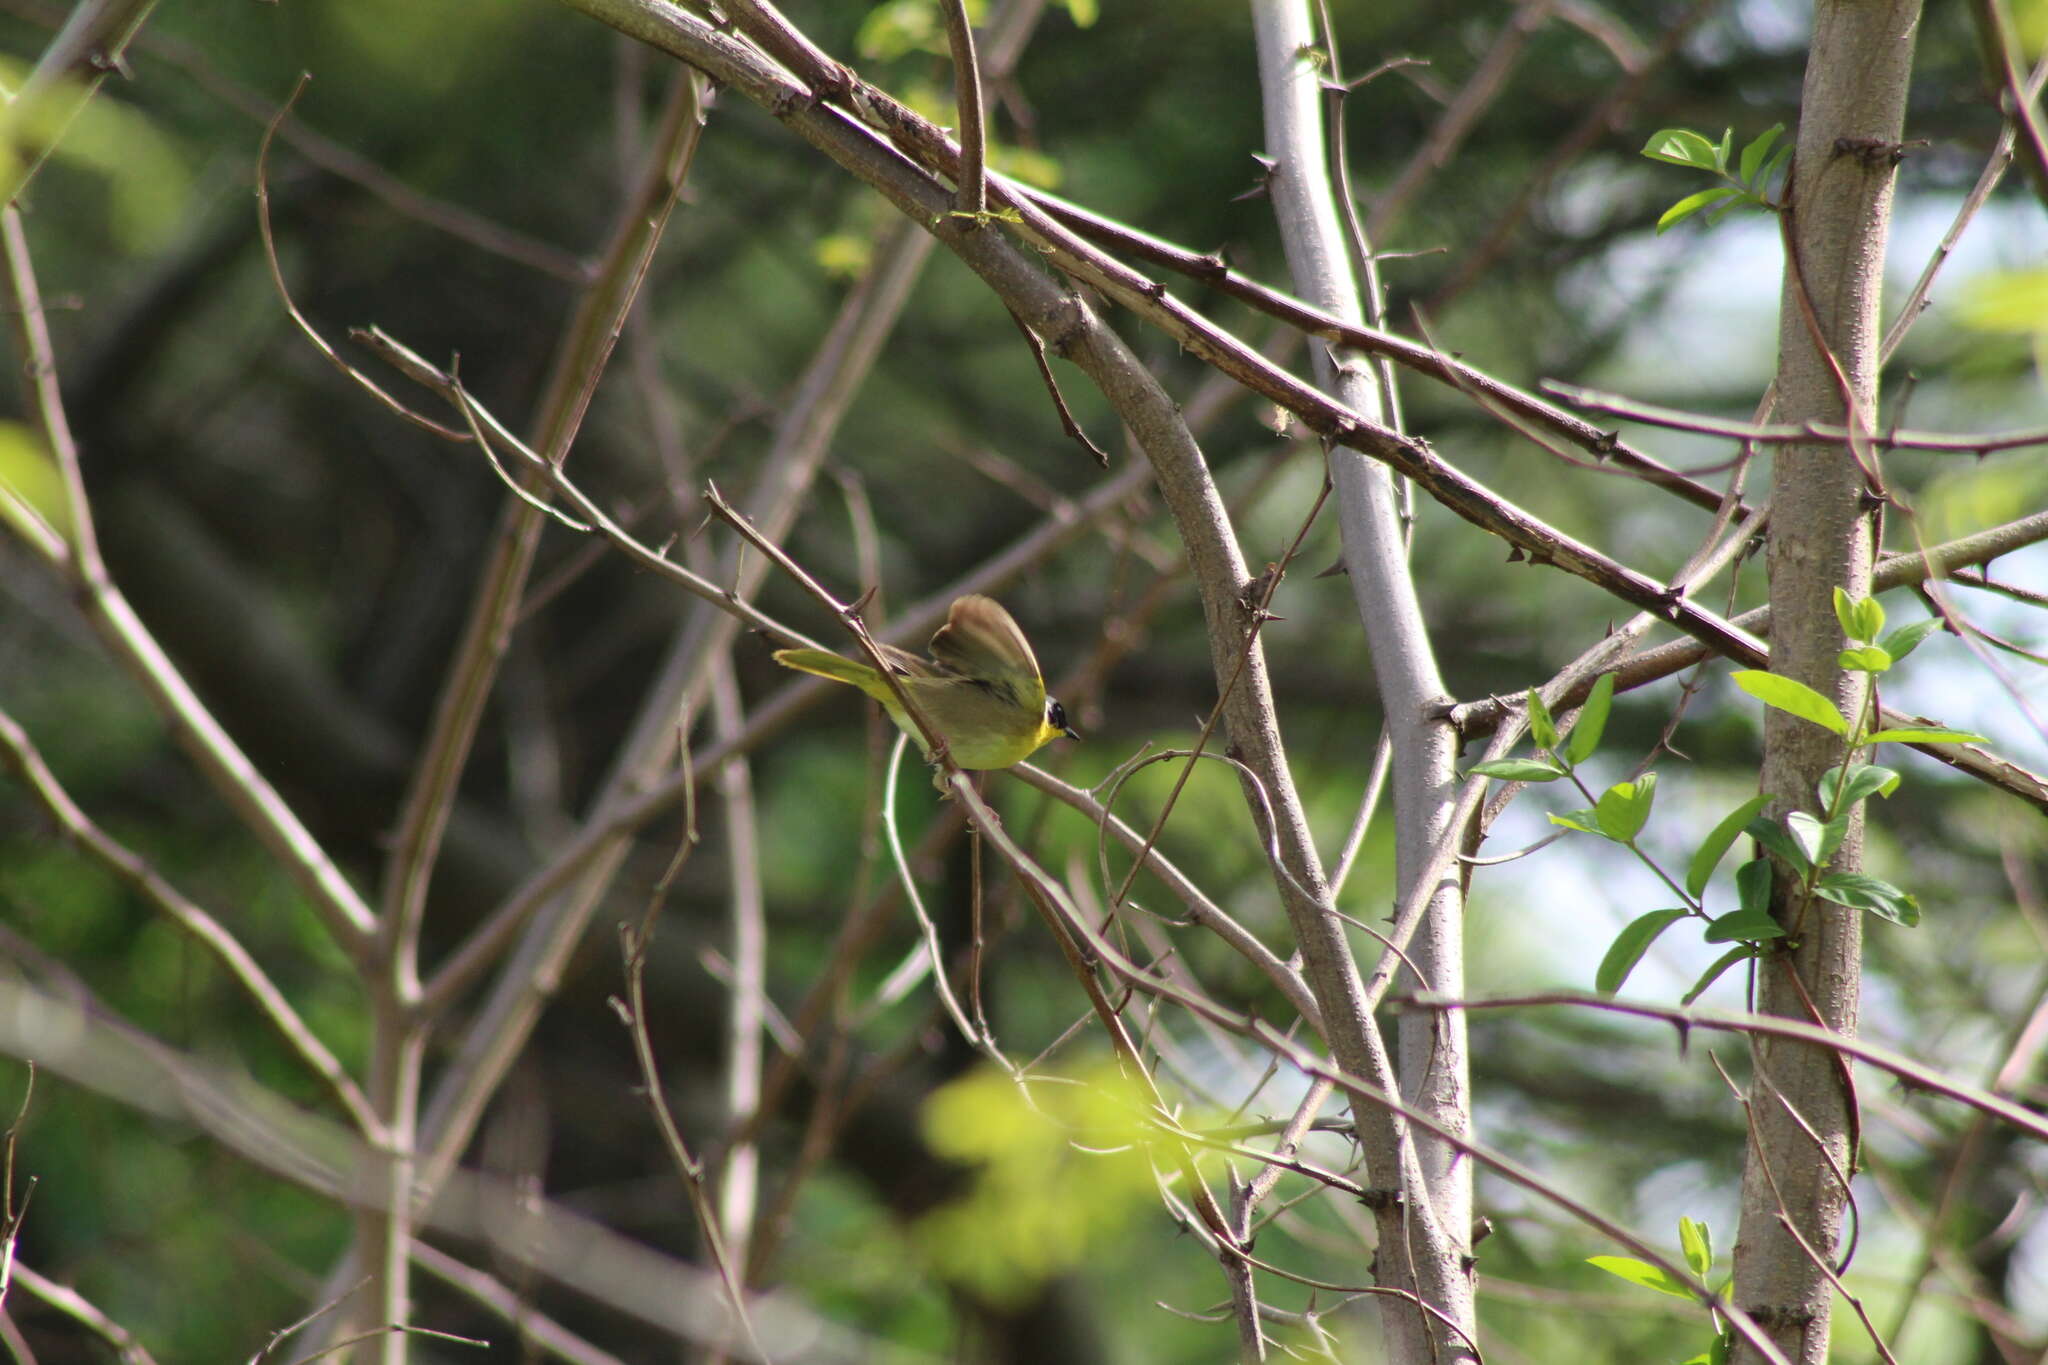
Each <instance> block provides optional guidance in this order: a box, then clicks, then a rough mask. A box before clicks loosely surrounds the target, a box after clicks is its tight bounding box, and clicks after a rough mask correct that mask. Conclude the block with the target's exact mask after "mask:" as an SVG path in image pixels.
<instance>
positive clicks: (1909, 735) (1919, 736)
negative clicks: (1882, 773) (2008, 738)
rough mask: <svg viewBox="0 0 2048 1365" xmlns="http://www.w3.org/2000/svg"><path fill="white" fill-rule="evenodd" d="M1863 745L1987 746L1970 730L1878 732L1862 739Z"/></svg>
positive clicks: (1979, 736) (1984, 740) (1984, 741)
mask: <svg viewBox="0 0 2048 1365" xmlns="http://www.w3.org/2000/svg"><path fill="white" fill-rule="evenodd" d="M1863 742H1864V743H1865V744H1988V743H1990V741H1989V740H1987V739H1985V738H1984V736H1982V735H1980V734H1977V733H1975V732H1973V731H1970V730H1913V729H1906V730H1879V731H1878V732H1877V733H1875V734H1870V735H1865V736H1864V737H1863Z"/></svg>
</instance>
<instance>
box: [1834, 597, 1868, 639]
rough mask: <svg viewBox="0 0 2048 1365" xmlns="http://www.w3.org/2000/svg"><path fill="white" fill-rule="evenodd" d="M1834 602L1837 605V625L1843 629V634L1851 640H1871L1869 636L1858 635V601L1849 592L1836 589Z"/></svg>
mask: <svg viewBox="0 0 2048 1365" xmlns="http://www.w3.org/2000/svg"><path fill="white" fill-rule="evenodd" d="M1833 600H1834V604H1835V624H1836V625H1839V626H1840V627H1841V628H1842V634H1843V635H1844V636H1846V637H1847V638H1849V639H1851V640H1867V639H1869V638H1870V637H1869V636H1867V635H1858V634H1857V633H1856V599H1855V598H1853V597H1851V596H1849V594H1848V592H1847V591H1845V590H1844V589H1841V588H1836V589H1835V590H1834V593H1833Z"/></svg>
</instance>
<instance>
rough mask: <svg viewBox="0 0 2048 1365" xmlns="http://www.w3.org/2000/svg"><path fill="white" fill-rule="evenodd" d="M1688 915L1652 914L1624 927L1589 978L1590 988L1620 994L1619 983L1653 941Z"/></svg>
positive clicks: (1681, 911) (1681, 910) (1672, 912)
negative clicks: (1595, 972)
mask: <svg viewBox="0 0 2048 1365" xmlns="http://www.w3.org/2000/svg"><path fill="white" fill-rule="evenodd" d="M1690 913H1691V911H1689V910H1687V909H1685V908H1684V907H1683V906H1680V907H1679V908H1678V909H1676V910H1652V911H1651V912H1650V913H1649V914H1647V915H1638V916H1637V917H1636V918H1635V919H1632V920H1630V921H1629V923H1628V927H1627V928H1625V929H1623V930H1622V931H1621V933H1620V934H1618V935H1616V936H1615V940H1614V942H1613V943H1611V944H1609V945H1608V948H1607V956H1605V957H1603V958H1601V959H1600V970H1599V972H1598V973H1597V974H1596V975H1595V976H1594V978H1593V988H1594V989H1595V990H1597V991H1600V992H1601V993H1602V994H1605V995H1612V994H1614V993H1615V992H1616V991H1618V990H1620V989H1621V985H1622V983H1623V982H1624V981H1627V980H1628V974H1629V973H1630V972H1632V971H1634V970H1635V969H1636V964H1637V963H1638V962H1641V961H1642V960H1643V954H1644V953H1646V952H1648V951H1649V950H1650V945H1651V944H1652V943H1655V942H1656V941H1657V935H1659V934H1661V933H1663V932H1664V931H1665V930H1666V929H1669V928H1670V927H1671V926H1672V925H1674V924H1676V923H1677V922H1678V921H1679V920H1682V919H1684V918H1685V917H1686V916H1687V915H1688V914H1690Z"/></svg>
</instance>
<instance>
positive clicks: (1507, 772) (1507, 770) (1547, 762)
mask: <svg viewBox="0 0 2048 1365" xmlns="http://www.w3.org/2000/svg"><path fill="white" fill-rule="evenodd" d="M1474 773H1477V774H1479V776H1481V777H1497V778H1499V779H1501V781H1503V782H1555V781H1557V779H1558V778H1560V777H1563V776H1564V774H1565V768H1564V765H1563V764H1562V763H1558V762H1556V761H1555V760H1553V759H1548V758H1489V759H1487V760H1486V761H1485V762H1484V763H1474V764H1473V765H1472V766H1471V767H1469V768H1467V769H1466V770H1465V775H1466V776H1467V777H1470V776H1471V775H1472V774H1474Z"/></svg>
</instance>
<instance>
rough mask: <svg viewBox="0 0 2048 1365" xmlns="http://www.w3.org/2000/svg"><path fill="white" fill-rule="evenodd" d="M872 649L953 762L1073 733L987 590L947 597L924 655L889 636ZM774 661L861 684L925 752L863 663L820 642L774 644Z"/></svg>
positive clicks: (1031, 748)
mask: <svg viewBox="0 0 2048 1365" xmlns="http://www.w3.org/2000/svg"><path fill="white" fill-rule="evenodd" d="M878 648H879V649H880V650H881V654H882V658H883V659H884V660H885V661H886V662H887V663H888V665H889V671H890V672H891V673H893V674H894V675H895V676H896V681H897V684H898V685H899V686H900V687H902V689H903V691H904V692H905V693H906V694H907V695H908V696H909V697H910V698H911V699H912V700H913V701H914V702H915V703H916V705H917V708H918V709H919V710H920V711H922V712H923V713H924V717H925V719H926V720H927V721H929V722H930V724H931V726H932V729H933V730H935V731H936V732H937V733H938V737H939V738H940V739H941V740H943V741H944V742H945V746H946V752H947V753H948V754H950V755H952V759H953V762H954V764H955V765H956V766H958V767H961V768H969V769H974V770H977V771H981V770H987V769H992V768H1008V767H1011V766H1013V765H1015V764H1018V763H1022V762H1023V761H1024V760H1025V759H1027V758H1029V757H1031V755H1033V754H1035V753H1037V752H1038V751H1039V750H1040V749H1041V748H1043V747H1044V746H1046V745H1047V744H1050V743H1051V742H1052V741H1054V740H1056V739H1074V740H1078V739H1079V738H1081V736H1080V735H1078V734H1076V733H1075V731H1074V727H1073V726H1071V725H1069V724H1068V723H1067V711H1066V708H1065V707H1063V706H1061V705H1060V704H1059V702H1057V701H1055V700H1054V699H1053V698H1051V697H1048V696H1047V695H1045V679H1044V678H1043V677H1041V676H1040V675H1039V672H1038V659H1037V657H1036V656H1035V655H1033V654H1032V652H1031V642H1030V641H1029V640H1026V639H1025V638H1024V632H1023V631H1022V630H1020V629H1018V627H1017V622H1016V621H1015V620H1014V619H1013V618H1012V617H1011V616H1010V613H1009V612H1007V611H1005V610H1003V608H1002V606H1001V604H999V603H998V602H996V601H995V600H994V599H993V598H988V597H983V596H981V595H980V594H978V593H977V594H970V595H968V596H966V597H959V598H955V599H954V601H953V605H952V606H951V607H950V608H948V609H947V611H946V624H945V625H943V626H940V627H939V628H938V630H937V631H936V632H934V633H933V635H932V638H931V644H930V646H929V648H930V650H931V658H929V659H925V658H920V657H919V656H918V655H916V654H913V653H911V652H910V651H909V650H907V649H898V648H896V647H895V646H894V645H881V646H878ZM775 662H777V663H779V664H781V665H782V666H783V667H784V668H793V669H796V670H797V671H798V672H800V673H815V674H816V675H817V676H819V677H821V678H830V679H832V680H833V681H834V682H843V683H846V684H847V685H848V686H851V687H857V688H859V689H860V690H861V691H862V692H865V693H867V695H868V696H870V697H873V698H874V699H875V700H876V701H878V702H880V703H881V704H882V709H883V710H884V711H887V712H888V713H889V719H890V720H893V721H895V722H896V725H897V727H898V728H899V729H901V730H902V731H903V732H904V733H905V734H907V735H909V736H910V737H911V738H912V739H914V740H916V741H917V746H918V748H919V749H920V750H922V751H923V753H924V756H925V759H926V760H927V761H930V759H931V756H932V754H931V745H929V744H928V743H926V742H925V737H924V735H923V734H922V733H921V732H920V731H919V730H918V727H917V722H915V721H913V720H912V719H911V718H910V716H909V715H908V713H906V712H905V711H904V709H903V703H902V702H900V701H898V700H897V699H896V694H895V693H894V692H893V691H891V690H890V687H889V684H888V683H887V682H886V681H884V679H883V677H882V675H881V673H880V672H878V671H877V670H876V669H875V668H873V667H872V666H871V665H868V664H864V663H859V662H856V661H855V660H852V659H848V658H845V657H843V656H841V655H838V654H833V653H830V652H828V651H826V650H822V649H778V650H776V651H775Z"/></svg>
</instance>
